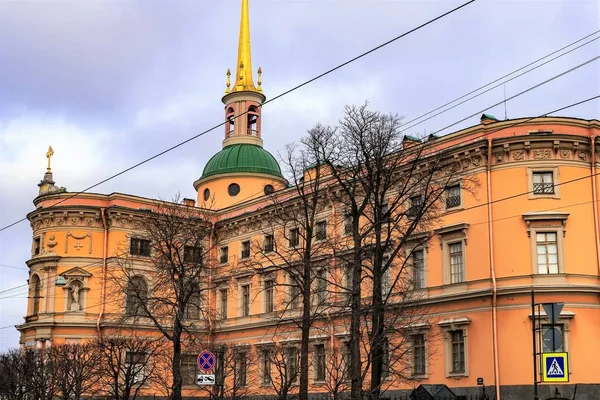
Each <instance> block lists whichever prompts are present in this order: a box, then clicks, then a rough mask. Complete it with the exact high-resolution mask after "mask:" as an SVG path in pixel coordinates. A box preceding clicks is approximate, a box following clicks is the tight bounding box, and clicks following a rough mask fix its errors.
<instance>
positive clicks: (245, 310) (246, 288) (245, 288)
mask: <svg viewBox="0 0 600 400" xmlns="http://www.w3.org/2000/svg"><path fill="white" fill-rule="evenodd" d="M248 315H250V285H242V317H247V316H248Z"/></svg>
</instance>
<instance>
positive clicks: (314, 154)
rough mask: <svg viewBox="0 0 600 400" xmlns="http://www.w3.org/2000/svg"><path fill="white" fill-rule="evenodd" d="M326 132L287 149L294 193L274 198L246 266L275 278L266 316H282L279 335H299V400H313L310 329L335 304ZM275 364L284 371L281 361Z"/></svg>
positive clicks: (267, 284) (269, 282) (265, 291)
mask: <svg viewBox="0 0 600 400" xmlns="http://www.w3.org/2000/svg"><path fill="white" fill-rule="evenodd" d="M324 133H325V134H326V133H330V131H328V130H327V129H326V128H324V127H322V126H317V127H315V128H314V129H311V130H309V131H308V133H307V135H306V136H305V137H304V138H303V139H302V140H301V142H300V144H299V145H289V146H287V152H286V155H285V157H284V159H283V164H284V168H285V169H286V170H287V173H288V175H289V177H290V180H291V182H292V183H293V187H294V190H293V191H291V192H290V193H289V194H284V195H273V196H271V200H272V202H271V204H270V206H269V208H268V209H269V214H268V217H267V218H265V219H264V221H263V223H264V224H263V234H264V235H263V240H262V241H259V242H258V243H255V244H254V246H253V247H254V248H255V255H256V257H254V258H253V259H252V261H250V262H247V264H254V265H253V266H254V267H255V268H256V270H257V271H258V272H259V273H261V274H263V275H266V276H269V275H270V276H271V277H272V279H271V278H269V279H264V285H263V288H262V295H263V296H264V299H265V301H264V304H265V311H266V312H273V311H275V312H276V315H277V316H278V323H277V324H276V326H275V330H276V331H277V332H278V333H279V334H280V335H281V334H283V333H285V332H289V331H292V332H297V331H298V330H299V331H300V349H299V350H300V352H299V354H300V366H299V369H297V370H296V373H297V374H298V376H299V385H298V392H299V394H298V397H299V398H300V399H302V400H306V399H308V374H309V359H308V354H309V337H310V334H311V328H312V326H313V324H314V322H315V321H317V320H318V319H320V318H322V317H323V315H324V313H325V312H326V310H327V309H328V307H329V305H330V303H329V300H330V299H329V298H328V293H327V282H328V277H327V271H328V263H329V258H330V254H329V253H328V251H329V249H330V246H329V244H328V241H327V239H328V235H329V233H328V232H329V231H330V229H329V228H328V227H327V225H326V224H325V223H324V222H323V221H321V220H319V218H320V215H319V213H321V212H323V210H325V209H326V208H327V205H328V199H327V196H326V194H325V191H324V190H323V177H324V176H326V173H325V169H326V167H325V165H324V160H322V159H321V158H320V156H321V154H322V153H321V148H322V147H323V146H324V143H323V142H324V141H326V140H328V139H329V138H328V137H324ZM331 133H332V132H331ZM276 288H277V289H283V292H284V293H282V296H275V291H276ZM276 298H280V299H281V300H282V301H281V304H275V299H276ZM296 351H297V350H296ZM276 354H277V352H276ZM275 361H282V360H274V362H275ZM276 365H280V366H284V364H281V363H280V362H277V363H276ZM294 379H296V378H294ZM284 381H285V380H284ZM284 381H282V382H280V385H279V388H280V389H279V390H280V391H281V392H282V393H287V391H288V389H289V388H288V386H289V387H291V384H289V385H288V384H285V383H286V382H284ZM294 385H295V384H294Z"/></svg>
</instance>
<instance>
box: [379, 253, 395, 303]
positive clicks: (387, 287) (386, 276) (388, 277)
mask: <svg viewBox="0 0 600 400" xmlns="http://www.w3.org/2000/svg"><path fill="white" fill-rule="evenodd" d="M388 259H389V258H388ZM387 262H388V261H387V260H385V259H384V261H383V266H382V268H385V269H384V270H383V274H382V275H381V297H382V298H383V300H384V301H386V299H387V298H388V295H389V294H390V291H391V289H392V283H393V282H392V269H391V268H392V266H391V265H389V266H387Z"/></svg>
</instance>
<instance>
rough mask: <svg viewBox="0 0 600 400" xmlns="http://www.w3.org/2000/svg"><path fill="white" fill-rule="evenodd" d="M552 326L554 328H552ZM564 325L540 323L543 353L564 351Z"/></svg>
mask: <svg viewBox="0 0 600 400" xmlns="http://www.w3.org/2000/svg"><path fill="white" fill-rule="evenodd" d="M552 328H554V330H552ZM564 340H565V336H564V326H563V325H562V324H558V325H554V327H553V326H551V325H547V324H544V325H542V342H543V344H542V349H543V352H544V353H562V352H564V351H565V350H564Z"/></svg>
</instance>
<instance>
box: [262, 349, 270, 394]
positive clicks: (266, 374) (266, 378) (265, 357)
mask: <svg viewBox="0 0 600 400" xmlns="http://www.w3.org/2000/svg"><path fill="white" fill-rule="evenodd" d="M260 354H261V362H262V368H261V382H262V384H263V385H269V384H270V383H271V349H269V348H265V349H262V350H261V352H260Z"/></svg>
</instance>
